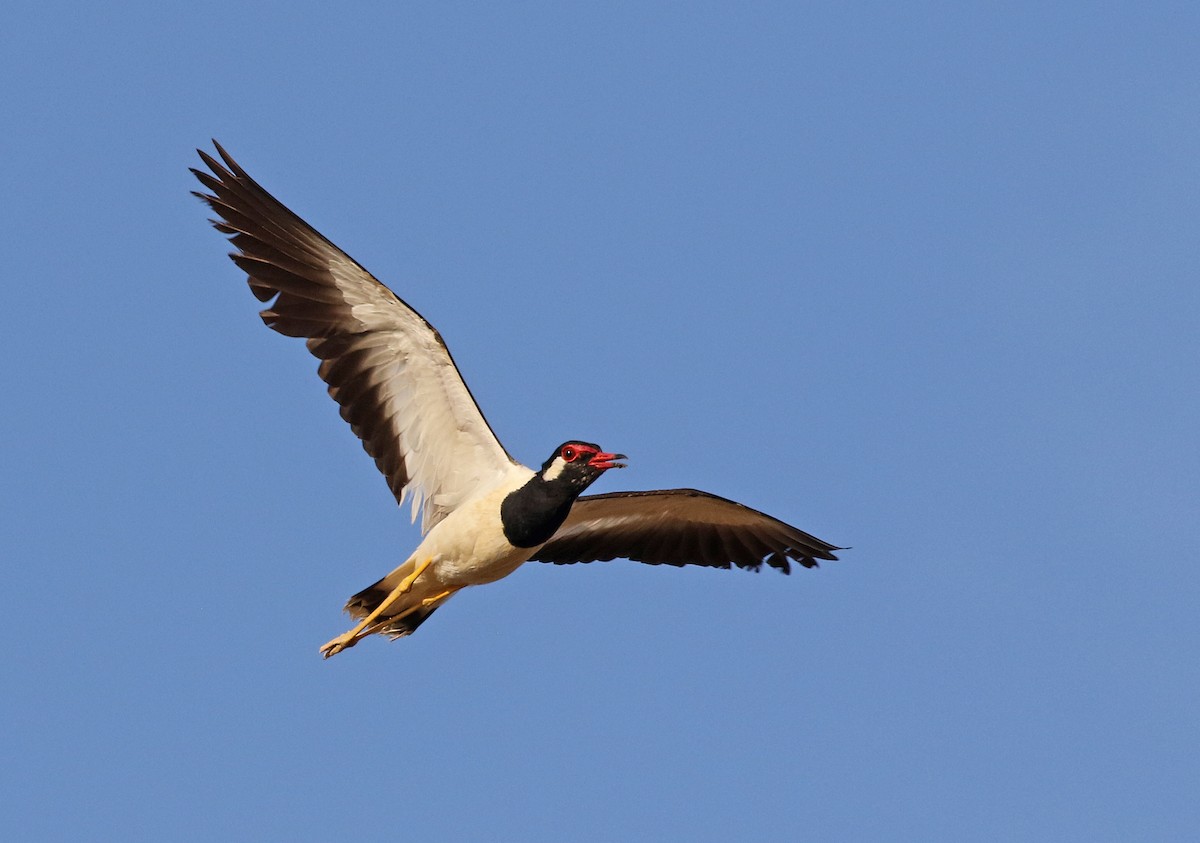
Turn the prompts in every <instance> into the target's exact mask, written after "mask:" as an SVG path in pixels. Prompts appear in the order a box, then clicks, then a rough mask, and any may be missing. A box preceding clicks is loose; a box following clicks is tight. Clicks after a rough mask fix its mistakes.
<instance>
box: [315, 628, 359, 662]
mask: <svg viewBox="0 0 1200 843" xmlns="http://www.w3.org/2000/svg"><path fill="white" fill-rule="evenodd" d="M357 643H358V636H357V635H355V630H351V631H350V632H343V633H342V634H341V635H339V636H338V637H337V638H335V639H333V640H332V641H328V642H326V643H324V644H322V645H321V655H322V656H324V657H325V658H329V657H330V656H336V655H337V654H338V653H340V652H341V651H342V650H349V649H350V648H351V647H353V646H354V645H355V644H357Z"/></svg>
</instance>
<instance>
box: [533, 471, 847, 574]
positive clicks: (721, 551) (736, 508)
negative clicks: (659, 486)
mask: <svg viewBox="0 0 1200 843" xmlns="http://www.w3.org/2000/svg"><path fill="white" fill-rule="evenodd" d="M842 549H843V548H839V547H835V546H834V545H831V544H828V543H826V542H823V541H821V540H820V539H818V538H814V537H813V536H810V535H809V534H808V533H805V532H803V531H801V530H797V529H796V528H795V527H792V526H790V525H788V524H784V523H783V522H782V521H780V520H778V519H776V518H772V517H771V516H770V515H765V514H763V513H761V512H759V511H757V510H754V509H751V508H750V507H748V506H743V505H742V504H740V503H735V502H734V501H731V500H726V499H725V498H719V497H717V496H716V495H710V494H708V493H707V492H698V491H696V490H695V489H664V490H662V491H655V492H613V493H612V494H607V495H587V496H584V497H581V498H579V500H577V501H576V502H575V505H574V506H572V507H571V513H570V514H569V515H568V516H567V520H566V521H565V522H563V525H562V527H560V528H559V530H558V532H557V533H555V534H554V537H553V538H551V539H550V541H548V542H547V543H546V544H545V545H543V546H542V548H541V549H540V550H539V551H538V552H537V553H536V554H534V556H533V558H534V559H536V560H537V561H539V562H553V563H554V564H556V565H568V564H571V563H573V562H607V561H608V560H610V559H618V558H623V559H632V560H633V561H635V562H645V563H647V564H649V565H679V566H682V565H704V566H707V567H709V568H731V567H733V566H734V565H737V566H738V567H739V568H748V569H750V570H753V571H757V570H758V569H759V568H760V567H761V566H762V564H763V563H764V562H766V564H767V565H769V566H771V567H772V568H777V569H778V570H780V571H782V572H783V573H785V574H787V573H791V565H790V563H789V561H788V560H793V561H796V562H799V563H800V564H801V565H803V566H804V567H805V568H813V567H816V565H817V560H818V559H837V557H836V556H834V555H833V553H832V552H831V551H834V550H842Z"/></svg>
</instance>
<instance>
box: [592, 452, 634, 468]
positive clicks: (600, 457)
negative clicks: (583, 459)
mask: <svg viewBox="0 0 1200 843" xmlns="http://www.w3.org/2000/svg"><path fill="white" fill-rule="evenodd" d="M625 459H629V458H628V457H627V456H625V455H624V454H606V453H604V452H603V451H600V452H599V453H597V454H596V456H594V457H592V458H591V459H590V460H588V465H590V466H591V467H592V468H598V469H600V470H601V471H608V470H609V469H610V468H624V467H625V463H623V462H616V460H625Z"/></svg>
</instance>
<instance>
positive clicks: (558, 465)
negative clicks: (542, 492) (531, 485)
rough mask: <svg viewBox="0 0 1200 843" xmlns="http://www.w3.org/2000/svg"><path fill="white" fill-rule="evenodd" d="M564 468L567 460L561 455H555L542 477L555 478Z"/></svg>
mask: <svg viewBox="0 0 1200 843" xmlns="http://www.w3.org/2000/svg"><path fill="white" fill-rule="evenodd" d="M566 468H567V461H566V460H564V459H563V458H562V457H555V458H554V462H552V463H550V467H549V468H547V469H546V473H545V474H543V475H542V477H543V478H544V479H546V480H557V479H558V476H559V475H560V474H562V473H563V471H565V470H566Z"/></svg>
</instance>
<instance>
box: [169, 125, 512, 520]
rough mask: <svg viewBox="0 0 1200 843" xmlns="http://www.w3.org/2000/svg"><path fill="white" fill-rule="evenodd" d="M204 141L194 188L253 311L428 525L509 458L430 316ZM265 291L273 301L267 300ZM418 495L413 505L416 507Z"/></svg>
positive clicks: (504, 468) (508, 465) (495, 475)
mask: <svg viewBox="0 0 1200 843" xmlns="http://www.w3.org/2000/svg"><path fill="white" fill-rule="evenodd" d="M214 144H215V145H216V147H217V152H218V153H219V154H220V156H221V158H222V159H223V161H224V166H222V164H221V163H220V162H218V161H216V160H215V159H214V158H213V157H212V156H210V155H207V154H205V153H204V152H203V151H200V150H197V151H198V152H200V157H201V158H202V159H203V161H204V163H205V164H206V165H208V168H209V169H210V170H211V171H212V173H211V174H210V173H206V172H203V171H201V170H196V169H193V170H192V172H193V173H194V174H195V175H196V178H198V179H199V180H200V182H201V183H202V184H203V185H204V186H205V187H207V188H208V189H209V190H210V191H212V193H211V194H207V193H200V192H196V196H199V197H200V198H201V199H203V200H204V201H205V202H207V203H208V204H209V206H210V207H211V208H212V209H213V210H214V211H215V212H216V213H217V214H218V215H219V217H220V219H216V220H212V221H211V222H212V224H213V226H214V227H216V229H217V230H218V231H220V232H223V233H224V234H228V235H230V241H231V242H232V243H233V245H234V246H235V247H236V248H237V251H236V252H233V253H231V254H230V257H231V258H233V261H234V263H236V264H237V265H238V266H239V267H241V268H242V269H243V270H245V271H246V273H247V274H248V275H249V278H248V279H247V280H248V281H249V283H250V289H251V290H252V291H253V292H254V295H255V296H257V297H258V299H259V301H263V302H270V304H269V306H268V307H267V309H266V310H264V311H262V314H261V315H262V319H263V321H264V322H265V323H266V324H267V325H268V326H269V327H271V328H274V329H275V330H276V331H278V332H279V333H281V334H286V335H287V336H291V337H304V338H306V339H307V341H308V343H307V344H308V350H309V351H311V352H312V353H313V354H314V355H315V356H316V357H318V358H319V359H320V361H321V363H320V366H319V367H318V369H317V372H318V374H320V376H321V378H322V379H323V380H324V381H325V383H326V384H328V386H329V394H330V395H331V396H332V397H333V399H334V400H335V401H337V402H338V404H339V405H340V406H341V412H342V418H344V419H345V420H346V421H348V422H349V423H350V427H351V429H352V430H353V431H354V433H355V435H356V436H358V438H359V439H361V440H362V443H363V448H364V449H365V450H366V452H367V453H368V454H370V455H371V457H373V458H374V460H375V464H376V465H377V466H378V467H379V470H380V471H382V472H383V474H384V476H385V477H387V482H388V486H389V488H391V490H392V494H394V495H395V496H396V500H397V502H399V503H403V502H404V500H405V499H406V498H411V500H412V513H413V519H414V520H415V519H416V516H417V512H418V511H422V512H423V516H422V519H421V528H422V530H423V531H428V530H429V529H430V528H431V527H433V525H434V524H436V523H438V522H439V521H440V520H441V519H442V518H444V517H445V516H446V515H447V514H448V513H449V512H451V511H452V510H453V509H454V508H455V507H457V506H459V505H460V504H461V503H462V502H463V501H464V500H466V499H467V498H468V497H470V496H471V495H472V494H473V493H477V492H478V490H479V489H480V487H481V486H487V485H490V484H491V483H493V482H495V481H497V480H499V478H501V477H503V476H504V474H505V473H506V472H508V471H510V470H511V469H512V467H513V465H514V464H515V461H514V460H513V459H512V457H510V456H509V455H508V453H507V452H506V451H505V450H504V447H503V446H502V445H501V444H500V442H499V440H497V439H496V435H495V434H494V433H493V432H492V429H491V428H490V427H489V426H488V423H487V420H486V419H484V417H483V413H481V412H480V410H479V405H478V404H476V403H475V399H474V398H473V397H472V395H471V392H470V390H469V389H468V388H467V385H466V383H464V382H463V379H462V375H460V374H459V371H458V368H457V367H456V366H455V365H454V360H453V359H451V357H450V351H449V349H447V348H446V344H445V343H444V342H443V341H442V338H441V336H440V335H439V334H438V332H437V331H436V330H434V328H433V326H432V325H430V324H429V323H428V322H426V321H425V319H424V318H422V317H421V315H420V314H419V313H417V312H416V311H415V310H413V309H412V308H411V307H409V306H408V305H407V304H405V303H404V302H403V301H401V300H400V299H399V298H398V297H397V296H396V294H395V293H393V292H392V291H391V290H389V289H388V288H387V287H385V286H384V285H383V284H381V283H380V282H379V281H378V280H376V279H375V278H374V277H373V276H372V275H371V274H370V273H369V272H367V271H366V270H365V269H363V268H362V267H361V266H360V265H359V264H358V263H356V262H355V261H354V260H353V259H352V258H351V257H350V256H349V255H347V254H346V253H345V252H343V251H342V250H341V249H339V248H338V247H337V246H335V245H334V244H333V243H331V242H330V241H329V240H327V239H326V238H325V237H324V236H322V235H321V234H320V232H318V231H317V230H316V229H314V228H313V227H312V226H310V225H309V224H308V223H306V222H305V221H304V220H302V219H300V217H298V216H296V215H295V214H294V213H292V212H291V211H290V210H288V208H286V207H285V206H284V205H283V203H281V202H280V201H279V200H277V199H276V198H275V197H273V196H272V195H271V194H269V193H268V192H267V191H266V190H264V189H263V188H262V187H261V186H259V184H258V183H257V182H255V181H254V179H252V178H250V176H248V175H246V172H245V170H243V169H242V168H241V167H239V166H238V165H237V163H236V162H235V161H234V160H233V159H232V158H230V157H229V154H228V153H226V152H225V150H224V149H222V148H221V146H220V144H216V142H215V141H214ZM272 299H274V301H271V300H272ZM422 504H423V506H422Z"/></svg>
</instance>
